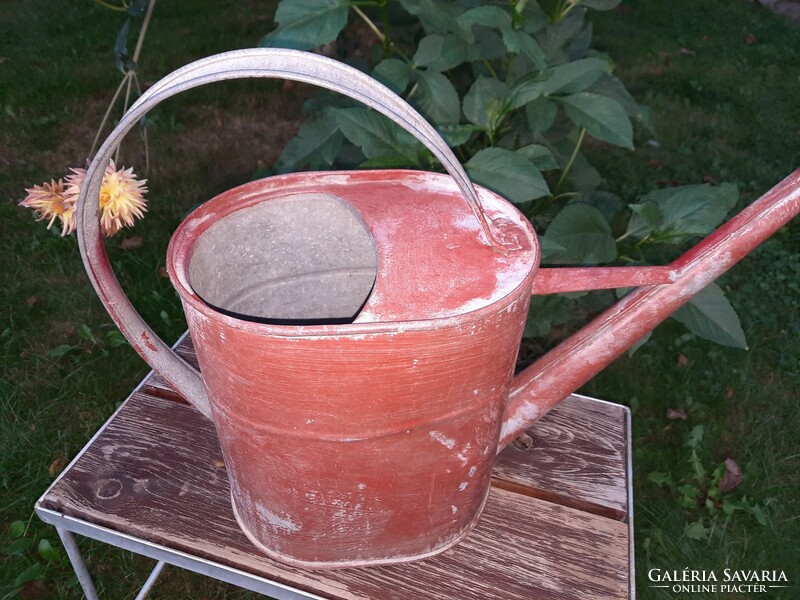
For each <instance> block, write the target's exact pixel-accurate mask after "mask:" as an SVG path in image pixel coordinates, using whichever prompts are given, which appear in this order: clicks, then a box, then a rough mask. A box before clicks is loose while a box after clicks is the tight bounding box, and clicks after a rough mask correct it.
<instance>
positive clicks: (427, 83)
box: [416, 71, 461, 123]
mask: <svg viewBox="0 0 800 600" xmlns="http://www.w3.org/2000/svg"><path fill="white" fill-rule="evenodd" d="M416 101H417V104H418V105H419V107H420V109H422V112H423V113H425V116H427V117H428V118H429V119H430V120H432V121H434V122H435V123H458V121H459V120H460V118H461V106H460V103H459V100H458V92H456V88H454V87H453V84H452V83H450V80H449V79H448V78H447V77H445V76H444V75H442V74H441V73H439V72H438V71H422V72H420V74H419V87H418V88H417V95H416Z"/></svg>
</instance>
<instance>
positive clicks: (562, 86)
mask: <svg viewBox="0 0 800 600" xmlns="http://www.w3.org/2000/svg"><path fill="white" fill-rule="evenodd" d="M610 72H611V67H610V66H609V64H608V61H605V60H601V59H599V58H583V59H581V60H574V61H572V62H568V63H566V64H563V65H559V66H557V67H553V68H552V69H551V72H550V77H548V78H547V80H545V82H544V93H545V94H546V95H548V96H549V95H552V94H575V93H577V92H582V91H584V90H585V89H586V88H588V87H589V86H590V85H592V84H593V83H594V82H595V81H597V80H598V79H600V77H602V76H603V75H606V74H608V73H610Z"/></svg>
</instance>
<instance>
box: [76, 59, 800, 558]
mask: <svg viewBox="0 0 800 600" xmlns="http://www.w3.org/2000/svg"><path fill="white" fill-rule="evenodd" d="M247 77H275V78H285V79H290V80H296V81H301V82H306V83H311V84H315V85H318V86H321V87H324V88H328V89H330V90H334V91H337V92H340V93H342V94H344V95H346V96H349V97H351V98H354V99H356V100H359V101H361V102H363V103H364V104H366V105H367V106H369V107H371V108H373V109H375V110H377V111H379V112H381V113H383V114H384V115H385V116H387V117H389V118H390V119H392V120H393V121H394V122H396V123H397V124H398V125H400V126H401V127H402V128H404V129H405V130H406V131H408V132H410V133H411V134H413V135H414V136H415V137H416V138H417V139H418V140H419V141H420V142H422V143H423V144H424V145H425V146H426V147H427V148H428V149H429V150H430V151H431V152H432V153H433V154H434V156H436V157H437V158H438V160H440V161H441V163H442V164H443V165H444V167H445V168H446V170H447V172H448V174H449V175H442V174H434V173H426V172H418V171H401V170H379V171H357V172H332V173H298V174H288V175H281V176H276V177H270V178H266V179H261V180H258V181H253V182H250V183H248V184H245V185H243V186H240V187H237V188H235V189H232V190H229V191H227V192H225V193H223V194H221V195H220V196H217V197H216V198H214V199H212V200H210V201H208V202H206V203H205V204H203V205H202V206H200V207H199V208H198V209H196V210H195V211H194V212H193V213H192V214H191V215H190V216H189V217H188V218H187V219H186V220H185V221H184V222H183V223H182V224H181V225H180V226H179V227H178V229H177V230H176V232H175V233H174V235H173V237H172V240H171V241H170V245H169V249H168V258H167V269H168V272H169V276H170V279H171V281H172V283H173V285H174V286H175V288H176V290H177V291H178V294H179V295H180V299H181V302H182V304H183V308H184V311H185V313H186V319H187V322H188V326H189V330H190V332H191V336H192V340H193V342H194V345H195V349H196V352H197V359H198V361H199V365H200V371H199V372H198V371H197V370H195V369H194V368H193V367H191V366H189V365H188V364H187V363H186V362H184V361H183V360H182V359H181V358H180V357H178V356H177V355H176V354H175V353H174V352H173V351H172V350H171V349H170V348H169V347H168V346H167V345H166V344H165V343H164V342H163V341H161V340H160V339H159V338H158V337H157V336H156V335H155V334H154V333H153V331H152V330H151V329H150V327H148V326H147V324H146V323H145V322H144V321H143V320H142V318H141V317H140V316H139V315H138V313H137V312H136V311H135V309H134V308H133V307H132V306H131V304H130V302H129V301H128V299H127V298H126V297H125V295H124V293H123V291H122V289H121V288H120V286H119V283H118V282H117V280H116V278H115V277H114V275H113V273H112V270H111V266H110V263H109V260H108V257H107V254H106V251H105V246H104V244H103V239H102V235H101V233H100V228H99V215H98V212H99V209H98V202H97V199H98V197H99V192H100V185H101V182H102V176H103V172H104V170H105V166H106V165H107V164H108V161H109V159H110V158H111V156H112V154H113V152H114V150H115V149H116V147H117V146H118V144H119V143H120V141H121V139H122V137H123V136H124V135H125V134H126V133H127V132H128V131H130V129H131V128H133V127H134V126H135V124H136V123H137V121H138V120H139V119H141V118H142V117H143V116H144V115H145V114H146V113H147V111H148V110H150V109H151V108H153V107H154V106H155V105H156V104H157V103H159V102H161V101H162V100H165V99H167V98H169V97H171V96H173V95H175V94H177V93H179V92H182V91H184V90H188V89H190V88H194V87H197V86H200V85H203V84H206V83H210V82H215V81H220V80H226V79H239V78H247ZM799 211H800V170H798V171H796V172H795V173H794V174H792V175H791V176H789V177H788V178H787V179H785V180H784V181H783V182H781V183H780V184H778V185H777V186H776V187H775V188H774V189H772V190H771V191H769V192H768V193H767V194H766V195H765V196H763V197H762V198H761V199H759V200H757V201H756V202H755V203H754V204H752V205H751V206H749V207H748V208H747V209H745V210H744V211H743V212H742V213H741V214H739V215H738V216H736V217H734V218H733V219H731V220H730V221H729V222H728V223H726V224H725V225H724V226H722V227H721V228H719V229H718V230H717V231H716V232H714V233H713V234H711V235H710V236H709V237H708V238H707V239H705V240H704V241H703V242H701V243H700V244H699V245H698V246H696V247H694V248H693V249H691V250H689V251H688V252H687V253H685V254H684V255H683V256H682V257H680V258H679V259H677V260H676V261H675V262H674V263H672V264H671V265H669V266H663V267H603V268H597V267H594V268H554V269H545V268H539V256H540V251H539V245H538V242H537V239H536V235H535V234H534V231H533V229H532V228H531V225H530V223H529V222H528V221H527V220H526V219H525V217H524V216H523V215H522V214H521V213H520V212H519V211H517V209H516V208H515V207H514V206H513V205H511V204H510V203H509V202H507V201H506V200H504V199H503V198H501V197H500V196H498V195H496V194H494V193H492V192H490V191H488V190H486V189H482V188H479V187H476V186H473V185H472V184H471V182H470V181H469V179H468V178H467V175H466V174H465V172H464V170H463V169H462V167H461V165H460V164H459V162H458V160H457V159H456V158H455V157H454V155H453V154H452V152H451V151H450V149H449V148H448V146H447V144H446V143H445V142H444V140H443V139H442V138H441V137H440V136H439V135H438V133H437V132H436V131H435V130H434V129H433V127H431V126H430V125H429V124H428V123H427V122H426V121H425V120H424V119H423V118H422V117H421V116H420V115H419V114H418V113H417V112H416V111H414V109H413V108H411V107H410V106H409V105H408V104H406V103H405V102H404V101H403V100H402V99H401V98H399V97H398V96H397V95H395V94H394V93H393V92H391V91H390V90H389V89H388V88H386V87H384V86H382V85H381V84H379V83H378V82H376V81H374V80H373V79H371V78H370V77H368V76H367V75H365V74H363V73H361V72H359V71H357V70H355V69H352V68H350V67H348V66H346V65H343V64H341V63H339V62H337V61H334V60H331V59H328V58H325V57H321V56H317V55H314V54H310V53H306V52H299V51H294V50H281V49H249V50H238V51H234V52H229V53H225V54H220V55H216V56H212V57H209V58H205V59H203V60H199V61H197V62H194V63H191V64H189V65H187V66H186V67H184V68H182V69H179V70H178V71H175V72H174V73H172V74H171V75H168V76H167V77H165V78H164V79H162V80H161V81H159V82H158V83H156V84H155V85H153V86H152V87H151V88H150V89H149V90H148V91H147V92H146V93H145V94H143V95H142V96H141V98H139V100H138V101H137V102H136V103H135V104H134V105H133V106H132V107H131V109H130V110H129V111H128V113H127V114H126V115H125V116H124V117H123V119H122V120H121V121H120V122H119V124H118V125H117V127H116V128H115V129H114V131H113V132H112V133H111V134H110V136H109V138H108V139H107V140H106V141H105V143H104V145H103V146H102V147H101V148H100V150H99V151H98V153H97V155H96V157H95V158H94V160H93V161H92V163H91V165H90V167H89V169H88V172H87V175H86V183H85V185H84V189H83V191H82V193H81V196H80V199H79V204H78V209H77V218H78V235H79V243H80V249H81V254H82V256H83V260H84V263H85V265H86V269H87V271H88V273H89V276H90V278H91V280H92V283H93V285H94V287H95V290H96V291H97V293H98V295H99V296H100V299H101V300H102V301H103V303H104V304H105V306H106V308H107V309H108V311H109V313H110V314H111V316H112V317H113V319H114V321H115V322H116V324H117V325H118V326H119V328H120V330H121V331H122V333H123V334H124V335H125V337H126V338H127V339H128V340H129V341H130V343H131V345H132V346H133V347H134V348H135V349H136V350H137V351H138V352H139V354H140V355H141V356H142V357H143V358H144V359H145V360H146V361H147V362H148V363H149V364H150V365H151V366H152V368H153V369H154V370H155V371H156V372H158V373H159V374H160V375H161V376H162V377H163V378H164V379H166V380H167V381H168V382H169V383H170V384H171V385H172V386H174V388H175V389H176V390H177V391H178V392H180V394H181V395H183V397H184V398H186V399H187V400H188V401H189V402H190V403H191V404H193V405H194V407H195V408H197V410H199V411H200V412H201V413H203V414H204V415H205V416H207V417H208V418H209V419H211V420H212V421H213V423H214V425H215V427H216V431H217V434H218V437H219V442H220V446H221V448H222V453H223V456H224V460H225V464H226V467H227V472H228V475H229V479H230V486H231V498H232V504H233V510H234V513H235V516H236V519H237V521H238V522H239V524H240V526H241V528H242V530H243V531H244V533H245V534H246V535H247V536H248V537H249V539H250V540H251V541H252V542H253V543H254V544H255V545H256V546H257V547H258V548H260V549H261V550H263V552H265V553H266V554H267V555H269V556H271V557H273V558H275V559H278V560H281V561H284V562H287V563H290V564H294V565H299V566H304V567H346V566H360V565H372V564H383V563H394V562H402V561H410V560H415V559H420V558H425V557H427V556H431V555H433V554H436V553H438V552H441V551H443V550H445V549H447V548H449V547H450V546H452V545H454V544H455V543H457V542H458V541H459V540H460V539H461V538H463V537H464V536H465V535H467V534H468V533H469V531H470V530H471V529H472V528H473V527H474V525H475V523H476V521H477V520H478V518H479V516H480V513H481V510H482V508H483V505H484V503H485V502H486V499H487V497H488V493H489V489H490V478H491V471H492V466H493V464H494V457H495V455H496V454H497V453H498V452H499V451H500V450H502V449H503V448H504V447H505V446H507V445H508V444H509V443H510V442H511V441H513V440H514V439H515V438H516V437H517V436H519V435H520V434H522V433H523V432H524V431H525V430H526V429H527V428H528V427H529V426H530V425H531V424H532V423H533V422H534V421H536V420H537V419H538V418H539V417H541V416H542V415H543V414H545V413H546V412H547V411H548V410H549V409H551V408H552V407H553V406H554V405H555V404H557V403H558V402H560V401H561V400H563V399H564V398H566V397H567V396H568V395H569V394H571V393H572V392H573V391H575V390H576V389H578V388H579V387H580V386H581V385H583V384H584V383H586V382H587V381H588V380H589V379H591V378H592V377H593V376H594V375H595V374H596V373H598V372H599V371H600V370H601V369H602V368H603V367H604V366H605V365H607V364H609V363H610V362H611V361H612V360H614V359H615V358H616V357H618V356H619V355H620V354H622V353H623V352H624V351H625V350H626V349H627V348H629V347H630V346H631V345H632V344H634V343H635V342H636V341H638V340H639V339H640V338H641V337H643V336H644V335H645V334H646V333H647V332H649V331H650V330H652V329H653V328H654V327H655V326H656V325H657V324H658V323H660V322H661V321H663V320H664V319H666V318H667V316H669V315H670V314H671V313H672V312H674V311H675V310H676V309H678V308H679V307H680V306H682V305H683V304H685V303H686V302H688V301H689V299H691V298H692V297H693V296H694V295H695V294H697V293H698V292H699V291H701V290H702V289H703V288H704V287H705V286H706V285H708V284H709V283H711V282H712V281H713V280H714V279H716V278H717V277H718V276H719V275H720V274H722V273H723V272H724V271H725V270H727V269H728V268H730V267H731V266H732V265H734V264H735V263H736V262H738V261H739V260H740V259H741V258H742V257H743V256H744V255H745V254H747V253H748V252H749V251H751V250H752V249H753V248H755V247H756V246H757V245H758V244H759V243H760V242H762V241H763V240H764V239H766V238H767V237H768V236H770V235H771V234H772V233H774V232H775V231H777V230H778V229H779V228H780V227H781V226H782V225H783V224H784V223H786V222H787V221H789V220H790V219H791V218H792V217H793V216H795V215H796V214H797V213H798V212H799ZM617 287H635V288H636V289H635V290H634V291H633V292H631V293H629V294H628V295H626V296H625V297H624V298H623V299H622V300H621V301H619V302H618V303H617V304H616V305H614V306H612V307H611V308H609V309H608V310H607V311H606V312H605V313H603V314H601V315H600V316H598V317H597V318H595V320H594V321H592V322H591V323H589V324H588V325H586V326H585V327H584V328H583V329H581V330H580V331H578V332H577V333H575V334H574V335H573V336H572V337H570V338H568V339H567V340H566V341H564V342H563V343H561V344H560V345H559V346H558V347H557V348H555V349H554V350H552V351H550V352H549V353H548V354H546V355H545V356H543V357H542V358H540V359H539V360H538V361H536V362H535V363H534V364H533V365H531V366H530V367H528V368H527V369H525V370H524V371H522V372H521V373H520V374H518V375H516V376H515V375H514V365H515V361H516V357H517V353H518V349H519V343H520V340H521V337H522V332H523V327H524V323H525V319H526V316H527V312H528V306H529V302H530V297H531V295H532V294H548V293H555V292H573V291H580V290H593V289H601V288H617Z"/></svg>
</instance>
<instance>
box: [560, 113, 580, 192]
mask: <svg viewBox="0 0 800 600" xmlns="http://www.w3.org/2000/svg"><path fill="white" fill-rule="evenodd" d="M585 135H586V128H585V127H581V132H580V133H579V134H578V140H577V141H576V142H575V147H574V148H573V149H572V156H570V157H569V162H568V163H567V166H566V167H564V170H563V171H561V177H559V178H558V183H557V184H556V195H557V194H558V190H560V189H561V184H562V183H564V180H565V179H566V178H567V175H568V174H569V171H570V169H571V168H572V164H573V163H574V162H575V157H576V156H578V150H580V149H581V144H583V138H584V136H585Z"/></svg>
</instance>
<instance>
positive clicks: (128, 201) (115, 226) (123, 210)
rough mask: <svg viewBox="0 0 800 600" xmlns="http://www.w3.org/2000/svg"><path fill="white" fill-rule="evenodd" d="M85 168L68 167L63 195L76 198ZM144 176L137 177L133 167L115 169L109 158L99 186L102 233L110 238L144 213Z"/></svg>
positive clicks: (145, 209) (131, 224)
mask: <svg viewBox="0 0 800 600" xmlns="http://www.w3.org/2000/svg"><path fill="white" fill-rule="evenodd" d="M85 177H86V169H72V175H69V176H68V177H67V189H66V192H65V195H66V196H67V197H69V198H75V199H76V200H77V198H78V194H80V191H81V186H82V185H83V180H84V178H85ZM146 183H147V180H146V179H141V180H140V179H137V178H136V175H134V173H133V169H132V168H130V169H125V168H124V167H123V168H121V169H119V170H117V169H116V167H115V166H114V161H113V160H112V161H111V162H110V163H109V165H108V166H107V167H106V172H105V173H104V174H103V183H102V185H101V186H100V210H101V214H100V226H101V227H102V229H103V234H105V235H106V236H108V237H110V236H112V235H114V234H116V233H117V232H118V231H119V230H120V229H122V228H123V227H132V226H133V223H134V220H135V219H141V218H142V217H143V216H144V213H145V212H147V201H146V200H145V199H144V194H145V193H147V186H146V185H145V184H146Z"/></svg>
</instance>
